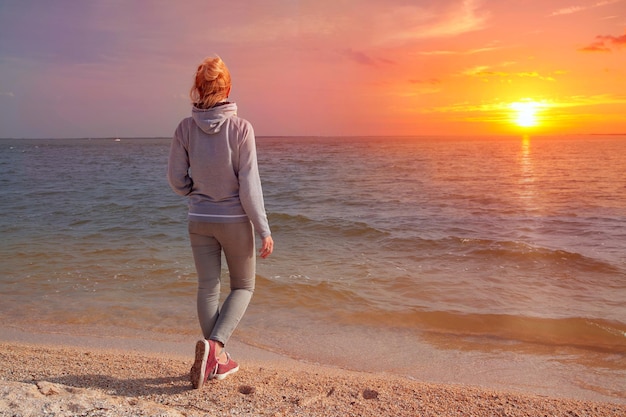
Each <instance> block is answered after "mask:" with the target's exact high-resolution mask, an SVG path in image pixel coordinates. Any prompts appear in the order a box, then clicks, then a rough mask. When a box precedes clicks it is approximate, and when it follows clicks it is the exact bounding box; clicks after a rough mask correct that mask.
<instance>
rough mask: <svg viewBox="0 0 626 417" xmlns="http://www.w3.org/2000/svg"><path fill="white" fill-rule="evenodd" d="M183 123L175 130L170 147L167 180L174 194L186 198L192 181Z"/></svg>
mask: <svg viewBox="0 0 626 417" xmlns="http://www.w3.org/2000/svg"><path fill="white" fill-rule="evenodd" d="M183 123H184V122H181V123H180V124H179V125H178V127H177V128H176V132H175V133H174V137H173V139H172V144H171V146H170V155H169V159H168V163H167V180H168V182H169V184H170V187H172V190H174V192H175V193H176V194H180V195H183V196H186V195H188V194H189V193H190V192H191V190H192V188H193V181H192V180H191V177H190V176H189V153H188V151H187V148H188V147H187V146H186V145H185V144H186V143H187V144H188V135H186V134H185V133H186V132H185V129H184V128H183Z"/></svg>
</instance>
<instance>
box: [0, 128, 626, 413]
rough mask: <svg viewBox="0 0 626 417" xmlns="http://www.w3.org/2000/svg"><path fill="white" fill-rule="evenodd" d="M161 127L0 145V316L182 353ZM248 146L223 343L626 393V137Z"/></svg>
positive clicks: (188, 268) (183, 319)
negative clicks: (249, 279) (174, 347)
mask: <svg viewBox="0 0 626 417" xmlns="http://www.w3.org/2000/svg"><path fill="white" fill-rule="evenodd" d="M170 140H171V139H169V138H121V139H115V138H102V139H89V138H84V139H2V140H0V197H1V198H0V210H1V211H0V213H1V215H0V234H1V236H2V238H1V240H0V294H1V300H2V301H1V303H0V320H1V326H4V327H5V328H19V329H22V330H25V331H33V332H37V333H38V334H41V337H42V339H45V338H46V334H53V333H54V334H59V333H67V334H86V335H107V336H108V337H113V338H116V337H117V338H120V339H122V338H132V337H136V338H147V339H150V340H153V341H154V343H158V342H159V340H163V341H172V340H174V341H179V342H181V343H188V344H189V346H191V348H190V349H193V344H194V342H195V340H196V339H197V338H198V337H199V336H200V329H199V325H198V322H197V318H196V310H195V291H196V273H195V269H194V265H193V259H192V255H191V250H190V247H189V240H188V236H187V228H186V215H187V207H186V201H185V199H184V198H183V197H180V196H177V195H175V194H174V193H173V192H172V190H171V189H170V187H169V185H168V183H167V179H166V166H167V157H168V152H169V146H170ZM257 152H258V160H259V169H260V173H261V178H262V182H263V191H264V195H265V204H266V209H267V212H268V217H269V221H270V226H271V228H272V235H273V238H274V241H275V252H274V254H273V255H272V256H271V257H269V258H267V259H260V258H258V259H257V261H258V262H257V286H256V290H255V295H254V297H253V299H252V302H251V304H250V307H249V309H248V311H247V313H246V315H245V316H244V318H243V320H242V321H241V323H240V325H239V327H238V328H237V330H236V331H235V333H234V335H233V339H234V340H237V341H238V342H239V343H244V344H248V345H251V346H254V347H255V348H260V349H265V350H268V351H271V352H274V353H277V354H280V355H284V356H287V357H289V358H293V359H297V360H300V361H304V362H308V363H312V364H320V365H325V366H333V367H337V368H342V369H351V370H357V371H365V372H377V373H383V374H389V375H401V376H404V377H407V378H410V379H415V380H417V381H423V382H427V383H446V384H461V385H478V386H482V387H487V388H493V389H502V388H505V389H509V390H514V391H522V392H530V393H534V394H538V395H555V396H563V397H568V398H580V399H592V400H599V401H613V402H620V403H624V402H626V135H570V136H566V135H553V136H532V135H530V136H529V135H523V136H522V135H520V136H502V137H469V136H468V137H443V136H442V137H433V136H416V137H258V138H257ZM222 279H223V291H224V294H225V293H226V291H227V290H228V271H227V270H226V269H224V270H223V274H222ZM239 359H240V361H245V358H239Z"/></svg>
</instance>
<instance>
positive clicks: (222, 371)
mask: <svg viewBox="0 0 626 417" xmlns="http://www.w3.org/2000/svg"><path fill="white" fill-rule="evenodd" d="M238 370H239V364H238V363H237V362H235V361H234V360H232V359H231V357H230V354H229V353H228V352H226V363H219V362H218V363H217V371H216V372H215V376H214V378H215V379H217V380H218V381H220V380H222V379H224V378H226V377H227V376H228V375H230V374H234V373H235V372H237V371H238Z"/></svg>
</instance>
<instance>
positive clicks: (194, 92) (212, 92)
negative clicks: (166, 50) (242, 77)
mask: <svg viewBox="0 0 626 417" xmlns="http://www.w3.org/2000/svg"><path fill="white" fill-rule="evenodd" d="M230 86H231V82H230V72H229V71H228V67H226V64H225V63H224V61H222V58H220V57H215V58H205V59H204V61H202V62H201V63H200V65H199V66H198V70H197V71H196V76H195V82H194V84H193V87H191V91H190V92H189V97H190V98H191V101H192V102H193V103H194V105H196V106H197V107H200V108H203V109H208V108H210V107H213V106H215V105H216V104H217V103H219V102H220V101H224V100H226V99H227V98H228V94H229V93H230Z"/></svg>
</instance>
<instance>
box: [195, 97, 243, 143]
mask: <svg viewBox="0 0 626 417" xmlns="http://www.w3.org/2000/svg"><path fill="white" fill-rule="evenodd" d="M236 115H237V105H236V104H235V103H225V104H219V105H217V106H214V107H211V108H210V109H199V108H197V107H195V106H194V108H193V109H192V110H191V116H192V117H193V120H194V122H196V124H197V125H198V127H199V128H200V129H202V131H203V132H204V133H207V134H209V135H213V134H215V133H217V132H219V131H220V129H221V128H222V125H223V124H224V122H225V121H226V120H228V119H229V118H230V117H232V116H236Z"/></svg>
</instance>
